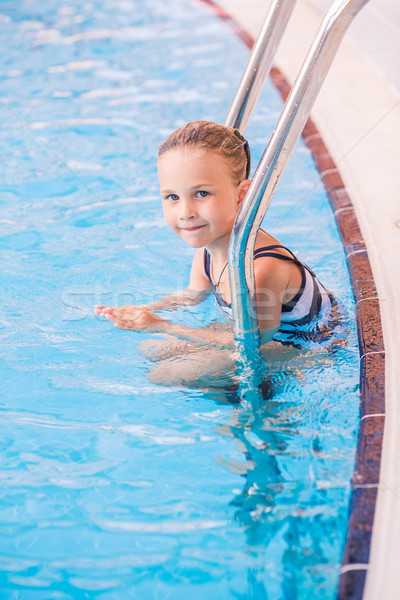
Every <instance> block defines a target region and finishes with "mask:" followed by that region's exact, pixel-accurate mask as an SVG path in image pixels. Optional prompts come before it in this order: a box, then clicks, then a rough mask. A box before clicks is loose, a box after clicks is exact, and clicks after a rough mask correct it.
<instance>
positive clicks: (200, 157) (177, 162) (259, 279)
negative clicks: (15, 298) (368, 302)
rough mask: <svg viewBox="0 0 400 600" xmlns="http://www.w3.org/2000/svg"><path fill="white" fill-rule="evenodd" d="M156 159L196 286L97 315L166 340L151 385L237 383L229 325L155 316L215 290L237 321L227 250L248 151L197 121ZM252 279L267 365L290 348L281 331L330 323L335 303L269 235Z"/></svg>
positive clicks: (259, 244) (150, 353)
mask: <svg viewBox="0 0 400 600" xmlns="http://www.w3.org/2000/svg"><path fill="white" fill-rule="evenodd" d="M158 157H159V158H158V175H159V180H160V187H161V196H162V202H163V212H164V217H165V219H166V221H167V223H168V225H169V226H170V227H171V228H172V230H173V231H174V232H175V233H176V234H177V235H178V236H179V237H180V238H181V239H182V240H183V241H185V242H186V243H187V244H189V245H190V246H192V247H193V248H196V253H195V256H194V259H193V264H192V269H191V275H190V283H189V287H188V288H187V289H186V290H183V291H181V292H176V293H173V294H171V295H169V296H167V297H166V298H164V299H162V300H160V301H155V302H152V303H150V304H147V305H140V306H123V307H119V308H118V307H112V306H96V307H95V313H96V314H97V315H100V316H103V317H106V318H107V319H109V320H110V321H113V322H114V325H115V326H116V327H119V328H122V329H128V330H135V331H144V332H151V333H155V334H162V335H163V336H164V339H163V340H161V341H160V340H158V341H153V342H148V341H147V342H146V343H145V344H143V345H142V351H143V352H144V353H145V355H146V356H147V357H148V358H149V359H150V360H152V361H153V362H156V363H158V365H157V367H156V368H154V369H153V371H152V373H151V378H152V380H153V381H155V382H157V383H163V384H165V385H176V384H184V385H195V386H204V385H214V386H225V385H229V384H230V383H232V382H233V383H235V381H236V379H237V373H236V358H235V353H234V349H235V344H234V335H233V329H232V326H231V324H225V325H222V324H220V323H215V324H213V325H212V326H208V327H202V328H198V329H194V328H190V327H187V326H185V325H182V324H177V323H172V322H171V321H169V320H167V319H164V318H162V317H160V316H159V315H158V314H156V313H157V311H160V310H165V309H167V310H175V309H177V308H180V307H182V306H185V305H194V304H197V303H199V302H201V301H202V300H204V299H205V298H206V297H207V296H208V294H210V293H212V294H213V295H214V298H215V301H216V304H217V305H218V307H219V309H220V310H221V312H223V313H224V314H225V315H227V316H228V317H231V316H232V308H231V304H230V288H229V279H228V269H227V253H228V245H229V239H230V235H231V232H232V228H233V224H234V222H235V218H236V215H237V212H238V210H239V208H240V205H241V203H242V201H243V199H244V197H245V195H246V193H247V190H248V188H249V185H250V180H249V178H248V177H249V172H250V150H249V146H248V143H247V141H246V140H245V138H244V137H243V136H242V135H241V134H240V133H239V131H238V130H236V129H232V128H229V127H224V126H222V125H218V124H216V123H211V122H208V121H197V122H194V123H189V124H187V125H185V126H184V127H181V128H180V129H178V130H177V131H175V132H174V133H172V134H171V135H170V136H169V137H168V138H167V139H166V140H165V142H163V144H161V146H160V149H159V155H158ZM254 272H255V283H256V296H257V312H258V319H259V328H260V334H261V341H262V344H263V347H265V348H266V354H265V358H266V359H267V360H269V359H270V355H271V352H276V351H277V350H278V349H282V347H283V346H284V343H282V342H284V340H283V339H282V336H287V335H288V334H287V333H285V334H283V333H282V331H281V330H282V329H283V326H285V327H288V328H289V330H290V331H289V335H292V334H293V332H296V331H297V330H298V329H299V328H304V327H307V326H308V324H310V323H313V324H314V325H315V324H316V323H319V322H320V321H321V322H323V321H324V320H325V321H326V319H327V318H328V317H329V315H330V312H331V309H332V297H331V295H330V294H329V292H327V290H325V288H324V287H323V285H322V284H321V283H320V282H319V281H318V279H317V277H316V276H315V274H314V273H313V271H312V270H311V269H310V268H309V267H307V266H306V265H305V264H304V263H302V262H301V261H300V260H299V259H298V258H297V257H296V256H295V255H294V254H293V253H292V252H291V251H290V250H289V249H288V248H285V247H284V246H282V245H281V244H280V243H279V242H278V240H277V239H275V238H274V237H273V236H271V235H270V234H268V233H267V232H265V231H263V230H260V231H259V232H258V235H257V238H256V242H255V250H254ZM272 340H273V342H272V346H273V347H272V348H271V341H272ZM278 342H279V343H278ZM295 343H296V342H295ZM291 345H292V346H293V345H294V344H293V341H292V342H291Z"/></svg>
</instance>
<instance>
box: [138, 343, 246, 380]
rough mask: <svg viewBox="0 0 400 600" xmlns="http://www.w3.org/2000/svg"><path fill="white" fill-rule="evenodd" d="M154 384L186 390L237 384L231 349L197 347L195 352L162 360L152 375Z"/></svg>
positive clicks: (150, 377)
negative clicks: (180, 387) (183, 387)
mask: <svg viewBox="0 0 400 600" xmlns="http://www.w3.org/2000/svg"><path fill="white" fill-rule="evenodd" d="M149 379H150V380H151V381H152V382H153V383H157V384H159V385H168V386H176V385H178V386H181V385H183V386H185V387H201V388H208V387H227V386H231V385H233V384H236V385H237V384H238V383H239V381H238V377H237V375H236V359H235V354H234V352H233V351H232V350H217V349H215V348H209V347H201V346H199V347H197V348H196V351H195V352H190V353H186V354H185V355H180V356H176V357H174V358H167V359H165V360H162V361H160V362H159V363H158V364H157V366H156V367H155V368H153V369H152V370H151V371H150V373H149Z"/></svg>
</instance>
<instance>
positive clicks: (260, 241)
mask: <svg viewBox="0 0 400 600" xmlns="http://www.w3.org/2000/svg"><path fill="white" fill-rule="evenodd" d="M262 248H263V249H264V248H265V250H266V251H269V250H270V251H271V252H272V253H274V254H281V255H283V256H291V252H290V251H289V249H287V248H286V247H285V246H283V244H281V243H280V241H279V240H277V239H276V238H275V237H274V236H272V235H270V234H269V233H267V232H266V231H264V230H263V229H260V231H259V232H258V234H257V238H256V243H255V245H254V251H255V253H256V255H257V253H260V251H261V249H262Z"/></svg>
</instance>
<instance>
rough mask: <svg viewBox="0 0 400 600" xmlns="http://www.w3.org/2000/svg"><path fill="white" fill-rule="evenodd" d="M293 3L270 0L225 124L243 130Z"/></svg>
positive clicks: (287, 0) (268, 69)
mask: <svg viewBox="0 0 400 600" xmlns="http://www.w3.org/2000/svg"><path fill="white" fill-rule="evenodd" d="M295 4H296V0H274V1H273V2H272V4H271V6H270V8H269V11H268V13H267V15H266V17H265V21H264V25H263V27H262V29H261V32H260V34H259V36H258V39H257V41H256V43H255V44H254V46H253V49H252V51H251V54H250V58H249V61H248V63H247V66H246V68H245V70H244V73H243V76H242V79H241V80H240V83H239V86H238V89H237V91H236V94H235V96H234V98H233V101H232V104H231V106H230V108H229V111H228V114H227V116H226V119H225V125H226V126H227V127H236V128H237V129H239V131H240V132H241V133H243V132H244V131H245V130H246V127H247V123H248V122H249V119H250V117H251V113H252V112H253V109H254V106H255V104H256V102H257V100H258V97H259V95H260V93H261V90H262V88H263V85H264V82H265V80H266V78H267V77H268V75H269V71H270V69H271V64H272V61H273V59H274V56H275V53H276V50H277V48H278V46H279V43H280V41H281V38H282V35H283V33H284V31H285V29H286V25H287V23H288V21H289V19H290V16H291V14H292V12H293V9H294V6H295Z"/></svg>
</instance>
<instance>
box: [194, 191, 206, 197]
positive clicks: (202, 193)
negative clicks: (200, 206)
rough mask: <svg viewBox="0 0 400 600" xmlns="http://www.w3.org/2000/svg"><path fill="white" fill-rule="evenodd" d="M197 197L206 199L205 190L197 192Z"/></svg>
mask: <svg viewBox="0 0 400 600" xmlns="http://www.w3.org/2000/svg"><path fill="white" fill-rule="evenodd" d="M197 195H198V196H200V198H206V197H207V196H208V192H206V191H205V190H199V191H198V192H197Z"/></svg>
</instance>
